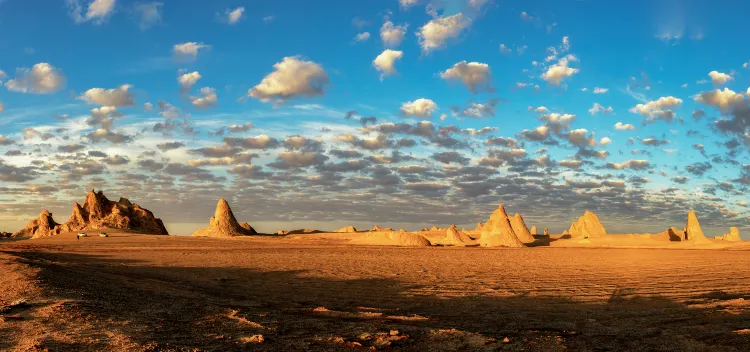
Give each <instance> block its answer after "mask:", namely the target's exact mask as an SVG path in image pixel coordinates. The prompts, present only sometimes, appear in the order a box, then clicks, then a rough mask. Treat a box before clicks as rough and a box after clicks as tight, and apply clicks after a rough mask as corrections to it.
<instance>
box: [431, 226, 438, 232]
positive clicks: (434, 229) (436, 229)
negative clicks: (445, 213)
mask: <svg viewBox="0 0 750 352" xmlns="http://www.w3.org/2000/svg"><path fill="white" fill-rule="evenodd" d="M430 231H440V228H439V227H437V226H433V227H432V228H431V229H430Z"/></svg>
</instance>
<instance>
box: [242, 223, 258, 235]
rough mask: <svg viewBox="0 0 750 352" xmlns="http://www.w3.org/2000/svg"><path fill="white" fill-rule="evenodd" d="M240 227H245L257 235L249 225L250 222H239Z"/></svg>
mask: <svg viewBox="0 0 750 352" xmlns="http://www.w3.org/2000/svg"><path fill="white" fill-rule="evenodd" d="M240 227H241V228H243V229H245V230H247V231H250V232H252V234H253V235H257V234H258V232H257V231H255V229H254V228H253V227H252V226H250V224H248V223H246V222H243V223H240Z"/></svg>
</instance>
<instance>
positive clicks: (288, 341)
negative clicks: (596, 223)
mask: <svg viewBox="0 0 750 352" xmlns="http://www.w3.org/2000/svg"><path fill="white" fill-rule="evenodd" d="M332 236H335V235H314V236H313V235H310V237H305V235H300V236H290V237H285V238H278V237H253V238H241V239H239V238H235V239H226V240H224V239H205V238H203V239H201V238H185V237H157V236H146V235H127V234H118V233H113V234H112V237H110V238H99V237H91V238H84V239H82V240H80V241H77V240H75V237H74V236H61V237H59V238H50V239H43V240H29V241H3V242H0V287H2V289H0V312H1V313H0V314H1V315H3V316H4V317H5V319H4V320H5V321H0V350H3V351H4V350H8V351H15V350H20V351H41V350H49V351H108V350H112V351H131V350H132V351H150V350H153V351H163V350H190V351H192V350H199V351H201V350H208V351H233V350H237V351H242V350H253V351H255V350H259V351H266V350H267V351H329V350H344V351H346V350H367V349H370V348H375V349H385V350H400V351H457V350H458V351H481V350H488V351H494V350H509V351H522V350H523V351H561V350H568V351H570V350H573V351H644V350H656V351H748V350H750V251H748V250H742V248H747V247H738V248H735V249H733V250H729V249H711V250H680V249H643V248H639V249H614V248H557V247H554V246H540V247H535V248H523V249H487V248H450V247H438V248H401V247H379V246H352V245H347V244H346V241H341V240H339V239H337V238H336V237H332ZM342 236H347V235H346V234H344V235H342ZM19 299H22V300H23V301H18V300H19ZM14 316H20V317H21V318H23V319H22V320H15V319H12V318H13V317H14Z"/></svg>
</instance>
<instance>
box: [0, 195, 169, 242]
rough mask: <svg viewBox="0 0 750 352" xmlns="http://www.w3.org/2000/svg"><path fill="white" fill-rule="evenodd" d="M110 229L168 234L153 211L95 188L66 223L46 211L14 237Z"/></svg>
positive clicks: (74, 208) (74, 205)
mask: <svg viewBox="0 0 750 352" xmlns="http://www.w3.org/2000/svg"><path fill="white" fill-rule="evenodd" d="M107 228H111V229H122V230H128V231H133V232H140V233H147V234H152V235H168V234H169V233H168V232H167V229H166V228H165V227H164V223H162V221H161V219H157V218H156V217H155V216H154V214H153V213H151V211H149V210H147V209H144V208H141V207H140V206H139V205H138V204H133V203H131V202H130V201H129V200H127V199H126V198H120V200H119V201H117V202H113V201H110V200H109V199H107V197H106V196H105V195H104V193H103V192H102V191H99V192H95V191H94V190H93V189H92V190H91V191H89V193H88V194H87V195H86V199H84V201H83V205H80V204H78V203H77V202H76V203H75V204H73V213H72V214H71V216H70V218H69V219H68V221H66V222H65V223H63V224H57V223H56V222H55V221H54V220H53V219H52V214H50V213H49V212H48V211H46V210H45V211H43V212H42V214H41V215H39V217H38V218H37V219H35V220H33V221H31V222H29V224H28V225H26V228H24V229H23V230H21V231H19V232H17V233H15V234H14V235H13V236H14V237H31V238H40V237H48V236H54V235H58V234H60V233H65V232H73V231H83V230H99V229H107Z"/></svg>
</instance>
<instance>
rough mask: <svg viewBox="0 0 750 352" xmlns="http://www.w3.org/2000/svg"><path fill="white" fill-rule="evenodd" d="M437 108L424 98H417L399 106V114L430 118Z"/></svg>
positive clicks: (432, 102)
mask: <svg viewBox="0 0 750 352" xmlns="http://www.w3.org/2000/svg"><path fill="white" fill-rule="evenodd" d="M437 108H438V106H437V104H435V102H434V101H432V100H430V99H425V98H419V99H417V100H415V101H409V102H406V103H404V104H403V105H401V109H400V111H401V113H402V114H404V115H406V116H418V117H431V116H432V113H433V112H434V111H435V110H437Z"/></svg>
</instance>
